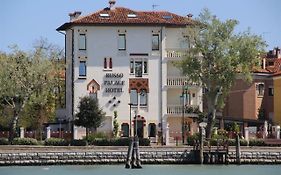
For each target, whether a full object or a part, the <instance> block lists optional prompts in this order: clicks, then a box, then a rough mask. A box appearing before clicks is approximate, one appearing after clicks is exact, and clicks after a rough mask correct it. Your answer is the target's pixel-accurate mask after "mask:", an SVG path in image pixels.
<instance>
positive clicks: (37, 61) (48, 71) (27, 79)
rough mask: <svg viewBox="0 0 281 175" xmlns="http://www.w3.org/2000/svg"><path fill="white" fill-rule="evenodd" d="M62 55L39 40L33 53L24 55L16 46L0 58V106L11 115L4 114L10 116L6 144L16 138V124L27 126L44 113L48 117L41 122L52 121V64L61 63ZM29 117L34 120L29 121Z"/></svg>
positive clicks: (53, 78) (54, 70)
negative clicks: (59, 61) (20, 123)
mask: <svg viewBox="0 0 281 175" xmlns="http://www.w3.org/2000/svg"><path fill="white" fill-rule="evenodd" d="M62 53H63V52H62V51H58V50H57V49H56V48H55V47H53V45H51V44H47V43H46V41H43V40H41V42H40V45H37V46H36V47H35V49H34V51H31V52H24V51H21V50H19V49H18V48H17V47H16V46H15V47H13V50H12V52H11V53H10V54H5V53H1V54H0V82H1V86H0V99H1V103H0V104H1V106H2V108H3V106H4V108H5V109H9V110H10V112H7V110H6V114H11V117H10V118H9V117H7V118H8V119H9V120H8V123H9V124H8V125H9V126H8V127H9V131H10V135H9V141H12V140H13V138H14V137H15V131H16V128H18V124H19V121H21V122H22V123H28V122H25V121H26V120H29V121H33V120H34V119H36V121H38V120H40V119H42V117H43V115H42V114H43V111H44V110H45V111H44V113H45V114H46V115H45V116H48V118H47V119H44V121H46V120H48V119H49V117H50V116H52V117H54V109H53V108H52V103H51V100H50V99H51V97H52V96H53V95H54V93H53V91H54V88H55V86H56V84H55V81H54V80H55V74H56V72H57V70H56V69H54V64H53V60H54V59H60V58H61V55H62ZM27 106H29V109H30V108H34V110H37V113H36V115H35V113H33V112H34V110H29V111H30V112H27V111H28V108H26V107H27ZM38 111H41V112H38ZM32 115H33V117H35V118H33V119H31V118H32ZM24 116H25V117H24ZM2 117H3V115H2ZM25 119H26V120H25ZM41 121H43V120H41ZM39 126H40V127H42V122H39V124H38V125H37V127H39Z"/></svg>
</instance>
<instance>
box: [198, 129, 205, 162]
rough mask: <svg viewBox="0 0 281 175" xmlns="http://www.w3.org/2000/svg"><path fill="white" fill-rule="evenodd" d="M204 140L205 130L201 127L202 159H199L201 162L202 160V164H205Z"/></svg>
mask: <svg viewBox="0 0 281 175" xmlns="http://www.w3.org/2000/svg"><path fill="white" fill-rule="evenodd" d="M203 139H204V128H203V127H200V148H199V150H200V157H199V160H200V164H203V163H204V142H203Z"/></svg>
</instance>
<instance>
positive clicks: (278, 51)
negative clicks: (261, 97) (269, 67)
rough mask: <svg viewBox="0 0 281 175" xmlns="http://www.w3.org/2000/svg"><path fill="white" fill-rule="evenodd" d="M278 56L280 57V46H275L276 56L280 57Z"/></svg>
mask: <svg viewBox="0 0 281 175" xmlns="http://www.w3.org/2000/svg"><path fill="white" fill-rule="evenodd" d="M280 57H281V53H280V48H279V47H277V48H276V58H280Z"/></svg>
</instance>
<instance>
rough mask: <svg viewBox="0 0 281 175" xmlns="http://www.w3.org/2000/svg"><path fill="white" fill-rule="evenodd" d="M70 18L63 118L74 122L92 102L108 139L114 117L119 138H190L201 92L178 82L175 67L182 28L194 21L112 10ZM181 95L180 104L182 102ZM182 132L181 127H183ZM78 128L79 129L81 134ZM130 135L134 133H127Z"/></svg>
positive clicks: (180, 54) (65, 26) (62, 28)
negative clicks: (83, 103)
mask: <svg viewBox="0 0 281 175" xmlns="http://www.w3.org/2000/svg"><path fill="white" fill-rule="evenodd" d="M80 15H81V12H74V13H71V14H70V19H71V20H70V22H67V23H65V24H63V25H62V26H60V27H59V28H58V29H57V30H58V31H64V32H65V41H66V45H65V51H66V62H67V70H66V111H67V115H66V117H67V120H70V121H72V120H73V119H74V117H75V113H77V112H78V111H77V106H78V104H79V100H80V98H81V97H83V96H87V95H90V96H93V98H97V99H98V101H99V104H100V106H101V107H102V109H103V111H105V112H106V116H107V117H106V120H105V121H104V122H103V125H102V126H101V127H100V128H99V129H98V130H99V131H103V132H107V133H111V132H112V120H113V114H114V111H117V114H118V118H117V119H118V123H119V124H120V126H121V130H120V136H124V137H127V136H129V134H130V133H132V134H134V132H135V129H133V128H137V129H136V130H137V134H138V136H139V137H149V138H156V136H157V134H158V133H160V134H161V133H163V134H161V135H163V136H164V138H166V141H167V140H168V139H169V138H170V137H172V138H175V137H178V136H181V135H182V131H183V128H184V129H185V130H184V132H186V131H187V130H188V131H189V132H192V131H193V130H195V129H196V124H195V123H194V121H193V120H192V117H196V116H195V115H194V114H192V113H191V112H190V111H187V110H186V109H187V108H198V109H199V110H202V90H201V88H200V87H199V86H198V85H197V84H194V83H192V82H188V79H187V77H183V76H182V75H181V72H180V70H179V69H178V68H176V67H175V65H174V62H175V61H178V60H180V59H182V58H183V57H184V50H186V48H187V45H188V43H187V41H186V39H185V38H184V33H185V31H186V30H185V28H186V26H188V25H192V24H194V21H193V20H192V19H191V17H190V16H189V17H182V16H179V15H176V14H173V13H170V12H163V11H161V12H156V11H152V12H149V11H148V12H143V11H141V12H140V11H133V10H130V9H127V8H121V7H115V3H114V1H110V6H109V7H107V8H105V9H102V10H100V11H98V12H95V13H92V14H90V15H87V16H80ZM180 96H183V97H184V98H182V99H180ZM183 126H184V127H183ZM82 131H83V129H81V132H82ZM130 131H131V132H130Z"/></svg>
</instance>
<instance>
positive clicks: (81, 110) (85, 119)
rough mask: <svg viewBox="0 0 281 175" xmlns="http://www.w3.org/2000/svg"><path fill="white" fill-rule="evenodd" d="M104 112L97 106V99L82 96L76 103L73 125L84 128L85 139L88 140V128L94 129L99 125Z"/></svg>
mask: <svg viewBox="0 0 281 175" xmlns="http://www.w3.org/2000/svg"><path fill="white" fill-rule="evenodd" d="M104 118H105V113H104V112H103V111H102V109H101V108H100V107H99V104H98V100H97V99H94V98H92V97H89V96H85V97H82V98H81V100H80V103H79V105H78V113H77V114H76V119H75V125H77V126H83V127H85V128H86V140H88V135H89V132H88V131H89V128H94V129H95V130H96V129H97V128H98V127H99V126H101V124H102V121H103V120H104Z"/></svg>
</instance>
